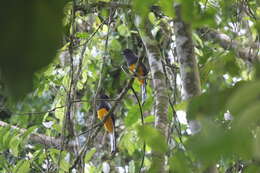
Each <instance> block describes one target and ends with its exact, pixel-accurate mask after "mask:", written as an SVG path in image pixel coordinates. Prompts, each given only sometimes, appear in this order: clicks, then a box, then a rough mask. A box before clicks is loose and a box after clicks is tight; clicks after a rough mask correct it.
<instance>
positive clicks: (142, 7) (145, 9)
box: [132, 0, 157, 18]
mask: <svg viewBox="0 0 260 173" xmlns="http://www.w3.org/2000/svg"><path fill="white" fill-rule="evenodd" d="M156 1H157V0H144V1H140V0H133V1H132V2H133V9H134V11H135V12H136V13H137V14H138V15H140V16H141V17H142V18H145V17H147V15H148V13H149V8H150V7H151V6H152V5H153V4H154V3H155V2H156Z"/></svg>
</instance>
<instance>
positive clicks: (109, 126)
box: [97, 94, 116, 153]
mask: <svg viewBox="0 0 260 173" xmlns="http://www.w3.org/2000/svg"><path fill="white" fill-rule="evenodd" d="M100 99H101V101H100V103H99V105H98V109H97V115H98V118H99V119H100V120H103V118H104V117H105V116H106V115H107V114H108V112H109V110H110V108H111V106H110V105H109V103H108V101H107V99H109V97H108V96H107V95H106V94H100ZM104 127H105V129H106V131H107V132H108V133H109V138H110V145H111V153H114V152H115V151H116V135H115V116H114V114H112V115H111V116H110V117H108V119H107V120H106V121H105V123H104Z"/></svg>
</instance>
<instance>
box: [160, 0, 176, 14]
mask: <svg viewBox="0 0 260 173" xmlns="http://www.w3.org/2000/svg"><path fill="white" fill-rule="evenodd" d="M173 1H174V0H167V1H165V0H160V1H159V6H160V7H161V8H162V11H163V13H164V14H165V15H166V16H169V17H174V16H175V14H174V7H173Z"/></svg>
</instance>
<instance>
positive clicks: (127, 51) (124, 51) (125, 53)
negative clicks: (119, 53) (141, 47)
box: [123, 49, 133, 56]
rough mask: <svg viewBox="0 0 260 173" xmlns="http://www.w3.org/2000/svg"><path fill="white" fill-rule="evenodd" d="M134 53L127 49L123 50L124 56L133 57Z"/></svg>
mask: <svg viewBox="0 0 260 173" xmlns="http://www.w3.org/2000/svg"><path fill="white" fill-rule="evenodd" d="M132 54H133V51H132V50H131V49H125V50H123V55H125V56H127V55H132Z"/></svg>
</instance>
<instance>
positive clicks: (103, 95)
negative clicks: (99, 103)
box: [99, 93, 109, 99]
mask: <svg viewBox="0 0 260 173" xmlns="http://www.w3.org/2000/svg"><path fill="white" fill-rule="evenodd" d="M99 97H100V99H109V97H108V96H107V95H106V94H104V93H102V94H100V96H99Z"/></svg>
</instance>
